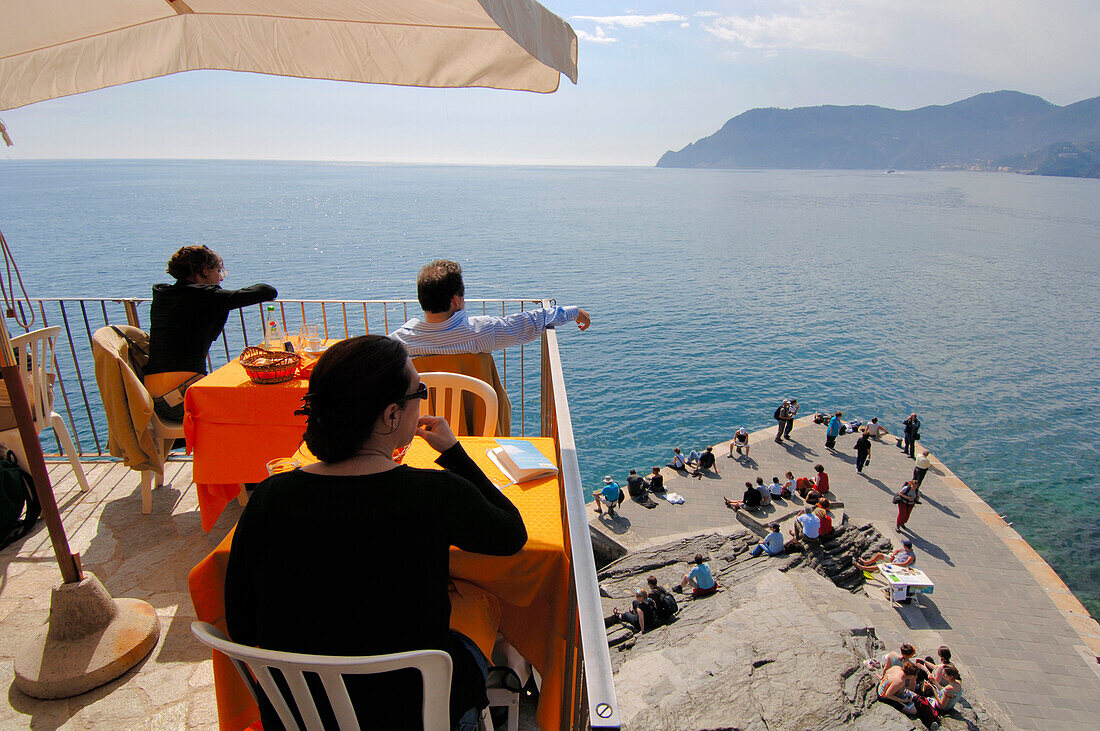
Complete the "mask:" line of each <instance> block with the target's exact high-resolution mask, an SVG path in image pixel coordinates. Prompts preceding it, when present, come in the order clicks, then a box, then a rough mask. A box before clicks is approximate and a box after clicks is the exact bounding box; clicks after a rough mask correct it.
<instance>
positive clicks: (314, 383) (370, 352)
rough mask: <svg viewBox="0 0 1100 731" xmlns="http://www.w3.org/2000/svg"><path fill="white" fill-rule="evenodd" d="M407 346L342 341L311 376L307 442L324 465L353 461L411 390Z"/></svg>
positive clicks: (363, 338)
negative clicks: (390, 409)
mask: <svg viewBox="0 0 1100 731" xmlns="http://www.w3.org/2000/svg"><path fill="white" fill-rule="evenodd" d="M408 357H409V356H408V353H407V351H406V350H405V346H404V345H402V344H401V343H399V342H398V341H396V340H391V339H390V338H388V337H386V336H384V335H360V336H359V337H355V338H349V339H347V340H341V341H340V342H338V343H336V345H333V346H332V347H331V348H329V349H328V350H326V351H325V353H324V354H323V355H322V356H321V359H320V360H318V361H317V365H315V366H314V367H313V373H312V374H311V375H310V377H309V391H308V392H307V393H306V398H305V401H306V406H307V411H308V414H307V416H306V432H305V436H304V439H305V442H306V446H308V447H309V451H311V452H313V454H314V455H315V456H316V457H317V459H319V460H321V461H322V462H326V463H332V462H340V461H342V460H345V459H348V458H350V457H353V456H354V455H355V453H356V452H357V451H358V450H359V448H360V447H361V446H362V445H363V442H365V441H366V440H367V439H368V438H370V436H371V432H372V431H373V430H374V423H375V422H376V421H377V420H378V417H379V416H380V415H381V414H382V412H383V411H384V410H385V408H386V407H387V406H389V405H390V404H392V403H394V402H396V401H397V400H398V399H399V398H401V397H402V396H404V395H405V392H406V391H408V389H409V387H410V386H411V385H412V383H410V381H409V374H408V373H407V372H406V371H405V363H406V361H407V359H408Z"/></svg>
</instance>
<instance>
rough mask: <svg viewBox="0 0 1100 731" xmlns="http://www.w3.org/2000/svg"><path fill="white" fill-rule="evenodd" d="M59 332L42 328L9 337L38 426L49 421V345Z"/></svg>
mask: <svg viewBox="0 0 1100 731" xmlns="http://www.w3.org/2000/svg"><path fill="white" fill-rule="evenodd" d="M60 332H61V328H60V327H58V326H55V327H44V328H42V329H41V330H32V331H30V332H29V333H26V334H25V335H19V336H16V337H14V338H12V339H11V347H12V350H13V351H15V352H16V353H18V354H19V357H18V359H17V360H18V364H19V370H20V373H21V374H22V376H23V380H24V382H25V383H26V384H27V387H28V388H29V389H30V392H29V393H28V394H27V396H28V397H29V398H30V401H31V413H32V414H34V423H35V424H38V425H41V426H44V425H46V424H49V423H50V415H51V414H52V413H53V389H52V388H50V375H51V374H52V373H53V346H54V342H55V341H56V340H57V336H58V334H60ZM41 426H40V428H41Z"/></svg>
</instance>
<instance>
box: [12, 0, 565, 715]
mask: <svg viewBox="0 0 1100 731" xmlns="http://www.w3.org/2000/svg"><path fill="white" fill-rule="evenodd" d="M197 69H222V70H228V71H252V72H257V73H265V74H276V75H281V76H297V77H303V78H315V79H331V80H337V81H358V82H366V83H377V84H398V85H403V86H432V87H464V86H477V87H488V88H494V89H512V90H519V91H535V92H544V93H549V92H553V91H555V90H556V89H557V88H558V80H559V74H565V75H566V76H567V77H569V79H570V80H572V81H573V82H574V83H576V80H577V36H576V34H574V33H573V29H572V28H570V27H569V25H568V24H567V23H565V21H563V20H562V19H561V18H559V17H558V16H556V15H554V14H553V13H551V12H550V11H548V10H547V9H546V8H544V7H542V6H541V5H539V4H538V3H537V2H535V1H534V0H0V110H6V109H15V108H18V107H22V106H25V105H27V104H33V103H35V102H39V101H44V100H47V99H54V98H57V97H61V96H68V95H70V94H79V93H81V92H85V91H92V90H94V89H102V88H104V87H107V86H115V85H117V84H125V83H127V82H130V81H138V80H140V79H149V78H154V77H157V76H165V75H167V74H174V73H178V72H180V71H191V70H197ZM2 133H3V125H2V124H0V134H2ZM5 141H6V138H5ZM9 144H10V143H9ZM5 255H6V249H5ZM17 371H18V365H17V363H16V361H15V358H14V357H13V355H12V352H11V342H10V339H9V337H8V333H7V329H6V327H0V372H2V375H3V377H4V381H5V382H6V383H7V385H8V389H9V392H10V393H11V397H12V403H13V406H14V408H15V411H16V417H17V419H18V420H19V426H20V432H21V434H22V440H23V444H24V448H25V449H26V453H27V456H28V461H29V462H30V464H29V465H28V466H29V468H30V471H31V473H32V474H33V475H34V479H35V486H36V488H37V491H38V494H39V496H40V498H41V501H42V512H43V516H44V517H45V519H46V523H47V526H48V527H49V531H50V538H51V541H52V543H53V547H54V552H55V555H56V556H57V560H58V565H59V567H60V569H61V574H62V578H63V581H64V583H63V585H62V586H61V587H60V588H58V589H55V590H54V592H53V598H52V602H51V608H50V620H49V622H48V623H47V624H46V625H44V627H43V630H42V631H41V632H39V633H37V634H36V635H35V636H34V637H32V638H29V639H28V640H27V642H25V643H24V645H23V646H22V648H21V649H20V650H19V652H18V653H17V655H16V659H15V663H14V665H15V675H16V685H17V686H18V687H19V688H20V690H22V691H23V692H25V693H28V694H31V695H35V696H37V697H40V698H59V697H66V696H70V695H74V694H77V693H82V692H84V691H87V690H89V689H91V688H94V687H96V686H97V685H100V684H102V683H105V682H107V681H108V680H111V679H112V678H115V677H117V676H118V675H120V674H122V673H123V672H125V671H126V670H127V669H129V668H130V667H132V666H133V665H134V664H136V663H137V662H138V661H140V660H141V658H142V657H144V656H145V655H146V654H148V652H149V651H150V650H151V649H152V648H153V647H154V646H155V645H156V641H157V637H158V635H159V624H158V622H157V618H156V614H155V612H154V611H153V608H152V607H151V606H149V605H148V604H147V603H145V602H140V601H137V600H133V599H117V600H116V599H112V598H111V596H110V595H109V594H108V593H107V591H106V590H105V589H104V588H103V586H102V585H101V584H100V583H99V581H98V580H96V579H95V578H94V577H92V576H91V575H87V576H85V575H84V574H83V572H82V571H81V568H80V561H79V557H78V556H76V555H74V554H72V553H71V552H70V550H69V546H68V541H67V539H66V537H65V529H64V527H63V526H62V524H61V520H60V516H59V515H58V511H57V504H56V502H55V501H54V497H53V491H52V488H51V487H50V482H49V476H48V475H47V473H46V466H45V463H44V461H43V458H42V450H41V446H40V445H39V443H38V435H37V434H36V433H35V432H34V431H33V426H32V421H33V420H32V417H31V413H30V407H29V404H28V402H27V398H26V394H25V392H24V390H23V386H22V379H21V378H20V377H19V375H18V373H17Z"/></svg>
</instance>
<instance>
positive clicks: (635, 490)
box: [626, 470, 649, 503]
mask: <svg viewBox="0 0 1100 731" xmlns="http://www.w3.org/2000/svg"><path fill="white" fill-rule="evenodd" d="M626 492H627V494H628V495H630V499H631V500H633V501H634V502H636V503H648V502H649V490H648V489H646V484H645V480H643V479H642V476H641V475H639V474H638V471H637V470H630V474H629V475H627V476H626Z"/></svg>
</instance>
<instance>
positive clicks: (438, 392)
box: [420, 373, 499, 437]
mask: <svg viewBox="0 0 1100 731" xmlns="http://www.w3.org/2000/svg"><path fill="white" fill-rule="evenodd" d="M420 380H421V382H422V383H423V384H424V385H425V386H427V387H428V400H427V401H421V402H420V415H421V416H428V415H431V416H442V417H443V418H444V419H446V420H447V423H448V424H450V425H451V429H453V430H454V432H455V433H456V434H458V433H459V418H460V416H461V414H462V401H463V399H462V394H463V393H472V394H473V395H475V396H477V397H478V398H480V399H481V401H482V402H483V403H484V404H485V422H484V424H483V425H482V433H481V434H474V435H471V436H481V437H492V436H496V431H497V409H498V408H499V404H498V402H497V394H496V391H494V390H493V387H492V386H490V385H489V384H488V383H486V382H485V381H481V380H478V379H477V378H473V377H471V376H463V375H460V374H458V373H421V374H420Z"/></svg>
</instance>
